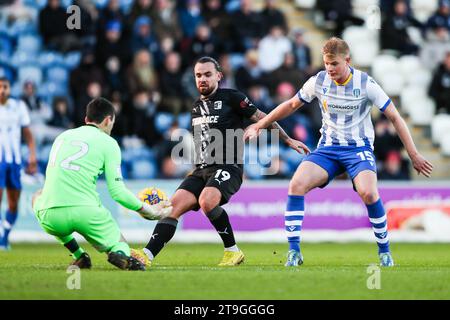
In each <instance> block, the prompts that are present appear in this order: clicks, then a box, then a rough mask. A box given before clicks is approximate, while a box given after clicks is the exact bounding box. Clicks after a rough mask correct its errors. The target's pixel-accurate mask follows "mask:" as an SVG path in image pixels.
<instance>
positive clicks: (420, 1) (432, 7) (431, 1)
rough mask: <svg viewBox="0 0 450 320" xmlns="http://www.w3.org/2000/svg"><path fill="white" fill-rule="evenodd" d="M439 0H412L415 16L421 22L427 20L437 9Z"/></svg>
mask: <svg viewBox="0 0 450 320" xmlns="http://www.w3.org/2000/svg"><path fill="white" fill-rule="evenodd" d="M438 1H439V0H411V8H412V10H413V12H414V17H415V18H416V19H417V20H419V21H420V22H426V21H427V20H428V18H429V17H430V16H431V15H432V14H433V13H434V12H435V11H436V10H437V8H438Z"/></svg>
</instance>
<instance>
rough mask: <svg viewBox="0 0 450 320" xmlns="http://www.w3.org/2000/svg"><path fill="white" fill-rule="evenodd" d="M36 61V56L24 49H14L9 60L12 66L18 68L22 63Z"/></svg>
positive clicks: (29, 63)
mask: <svg viewBox="0 0 450 320" xmlns="http://www.w3.org/2000/svg"><path fill="white" fill-rule="evenodd" d="M37 63H38V57H37V56H36V55H35V54H33V53H29V52H25V51H16V52H15V53H14V54H13V55H12V56H11V60H10V64H11V66H13V67H14V68H16V69H17V68H19V67H21V66H24V65H37Z"/></svg>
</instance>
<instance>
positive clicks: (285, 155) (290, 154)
mask: <svg viewBox="0 0 450 320" xmlns="http://www.w3.org/2000/svg"><path fill="white" fill-rule="evenodd" d="M280 157H281V159H283V160H284V161H286V163H287V164H288V166H289V169H290V171H292V172H294V171H295V170H296V169H297V167H298V166H299V165H300V163H301V162H302V160H303V158H304V157H305V156H304V155H302V154H299V153H298V152H297V151H295V150H293V149H291V148H285V149H283V151H282V152H281V153H280Z"/></svg>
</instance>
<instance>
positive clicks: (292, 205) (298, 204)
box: [284, 195, 305, 252]
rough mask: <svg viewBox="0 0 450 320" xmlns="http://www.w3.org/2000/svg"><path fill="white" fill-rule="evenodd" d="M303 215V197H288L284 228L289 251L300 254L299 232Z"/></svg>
mask: <svg viewBox="0 0 450 320" xmlns="http://www.w3.org/2000/svg"><path fill="white" fill-rule="evenodd" d="M304 213H305V203H304V196H294V195H289V196H288V201H287V204H286V212H285V213H284V226H285V230H286V236H287V240H288V243H289V250H295V251H298V252H300V231H301V230H302V223H303V215H304Z"/></svg>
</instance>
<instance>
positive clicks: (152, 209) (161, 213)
mask: <svg viewBox="0 0 450 320" xmlns="http://www.w3.org/2000/svg"><path fill="white" fill-rule="evenodd" d="M172 209H173V207H172V204H171V203H170V201H168V200H164V201H161V202H158V203H157V204H152V205H150V204H148V203H146V202H143V203H142V208H140V209H139V210H138V212H139V213H140V214H141V216H142V217H143V218H145V219H147V220H159V219H162V218H165V217H167V216H169V215H170V214H171V213H172Z"/></svg>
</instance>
